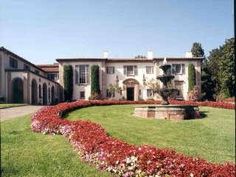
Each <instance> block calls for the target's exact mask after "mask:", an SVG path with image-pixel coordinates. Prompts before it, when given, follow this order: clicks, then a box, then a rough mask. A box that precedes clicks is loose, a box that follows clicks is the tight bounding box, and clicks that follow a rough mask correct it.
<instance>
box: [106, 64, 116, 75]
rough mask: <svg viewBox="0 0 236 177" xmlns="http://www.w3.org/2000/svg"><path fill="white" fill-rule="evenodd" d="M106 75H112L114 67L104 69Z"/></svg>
mask: <svg viewBox="0 0 236 177" xmlns="http://www.w3.org/2000/svg"><path fill="white" fill-rule="evenodd" d="M106 70H107V74H114V73H115V67H114V66H108V67H107V68H106Z"/></svg>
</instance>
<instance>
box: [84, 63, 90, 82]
mask: <svg viewBox="0 0 236 177" xmlns="http://www.w3.org/2000/svg"><path fill="white" fill-rule="evenodd" d="M89 76H90V74H89V65H86V66H85V78H86V83H89Z"/></svg>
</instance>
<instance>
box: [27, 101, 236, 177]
mask: <svg viewBox="0 0 236 177" xmlns="http://www.w3.org/2000/svg"><path fill="white" fill-rule="evenodd" d="M131 103H132V104H144V103H145V104H153V103H156V102H153V101H148V102H143V101H138V102H130V101H76V102H71V103H61V104H58V105H56V106H48V107H45V108H42V109H41V110H39V111H38V112H37V113H35V114H34V115H33V116H32V124H31V127H32V130H33V131H35V132H41V133H44V134H46V133H50V134H62V135H64V136H65V137H67V138H68V140H69V141H70V143H71V144H72V145H73V147H74V148H75V150H77V152H78V153H79V154H80V156H81V158H82V159H83V160H85V161H87V162H89V163H92V164H94V165H95V166H96V167H97V168H99V169H102V170H106V171H109V172H112V173H114V174H115V175H118V176H124V177H131V176H138V177H142V176H150V177H151V176H153V177H154V176H176V177H180V176H181V177H189V176H190V177H192V176H197V177H208V176H214V177H231V176H232V177H234V176H235V165H234V164H229V163H226V164H213V163H209V162H207V161H205V160H203V159H199V158H192V157H187V156H185V155H183V154H180V153H176V152H175V151H173V150H169V149H159V148H156V147H152V146H146V145H143V146H135V145H131V144H128V143H126V142H124V141H121V140H119V139H116V138H114V137H111V136H109V135H108V134H107V133H106V131H105V130H104V129H103V128H102V127H101V126H100V125H99V124H96V123H92V122H90V121H82V120H78V121H69V120H64V119H62V118H61V117H62V115H63V114H65V113H66V112H68V111H72V110H74V109H77V108H83V107H88V106H93V105H113V104H131ZM175 103H177V102H175ZM186 104H187V103H186ZM188 104H189V103H188ZM214 106H215V105H214Z"/></svg>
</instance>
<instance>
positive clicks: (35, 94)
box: [31, 79, 38, 104]
mask: <svg viewBox="0 0 236 177" xmlns="http://www.w3.org/2000/svg"><path fill="white" fill-rule="evenodd" d="M37 98H38V89H37V82H36V80H35V79H33V80H32V82H31V103H32V104H37V103H38V102H37V100H38V99H37Z"/></svg>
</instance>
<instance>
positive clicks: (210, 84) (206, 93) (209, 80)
mask: <svg viewBox="0 0 236 177" xmlns="http://www.w3.org/2000/svg"><path fill="white" fill-rule="evenodd" d="M215 88H216V83H215V80H214V79H213V77H212V74H211V73H210V70H209V66H208V62H207V61H205V62H204V63H203V64H202V72H201V99H202V100H215V97H216V89H215Z"/></svg>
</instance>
